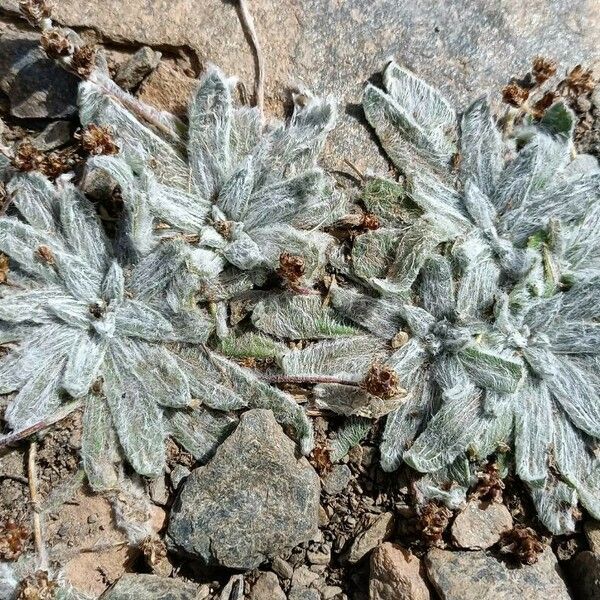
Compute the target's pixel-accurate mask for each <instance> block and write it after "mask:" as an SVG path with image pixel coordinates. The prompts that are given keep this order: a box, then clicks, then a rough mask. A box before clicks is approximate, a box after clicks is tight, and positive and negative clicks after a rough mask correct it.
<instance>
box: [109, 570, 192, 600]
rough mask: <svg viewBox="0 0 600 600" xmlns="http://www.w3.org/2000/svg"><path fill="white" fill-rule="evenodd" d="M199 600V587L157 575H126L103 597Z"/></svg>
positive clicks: (117, 599) (112, 598)
mask: <svg viewBox="0 0 600 600" xmlns="http://www.w3.org/2000/svg"><path fill="white" fill-rule="evenodd" d="M141 598H143V599H144V600H197V598H198V586H197V585H194V584H192V583H187V582H185V581H181V580H180V579H172V578H170V577H159V576H157V575H143V574H135V575H134V574H126V575H123V577H121V579H119V581H117V583H116V584H115V585H114V586H113V587H112V588H110V589H109V590H108V591H106V592H105V593H104V594H103V595H102V600H140V599H141Z"/></svg>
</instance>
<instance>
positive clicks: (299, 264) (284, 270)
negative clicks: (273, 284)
mask: <svg viewBox="0 0 600 600" xmlns="http://www.w3.org/2000/svg"><path fill="white" fill-rule="evenodd" d="M305 270H306V269H305V266H304V259H303V258H302V257H301V256H298V255H296V254H290V253H289V252H282V253H281V255H280V256H279V269H277V274H278V275H279V276H280V277H281V278H282V279H285V280H286V281H289V282H290V283H298V281H300V279H302V277H303V275H304V273H305Z"/></svg>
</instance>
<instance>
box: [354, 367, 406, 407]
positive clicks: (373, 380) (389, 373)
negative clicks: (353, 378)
mask: <svg viewBox="0 0 600 600" xmlns="http://www.w3.org/2000/svg"><path fill="white" fill-rule="evenodd" d="M362 387H363V388H364V389H365V390H366V391H367V392H368V393H369V394H372V395H373V396H377V397H378V398H383V399H384V400H387V399H388V398H393V397H394V396H395V395H396V394H398V393H399V388H398V375H397V374H396V371H394V369H392V368H391V367H388V366H387V365H381V364H378V363H375V364H373V365H371V368H370V369H369V372H368V373H367V375H366V376H365V378H364V380H363V382H362Z"/></svg>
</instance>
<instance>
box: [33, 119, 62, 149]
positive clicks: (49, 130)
mask: <svg viewBox="0 0 600 600" xmlns="http://www.w3.org/2000/svg"><path fill="white" fill-rule="evenodd" d="M70 140H71V123H69V121H53V122H52V123H50V124H49V125H47V126H46V128H45V129H44V130H43V131H42V132H41V133H40V134H38V135H36V136H35V138H34V139H33V145H34V146H35V147H36V148H37V149H38V150H41V151H42V152H48V151H50V150H55V149H56V148H60V147H61V146H64V145H65V144H67V143H68V142H69V141H70Z"/></svg>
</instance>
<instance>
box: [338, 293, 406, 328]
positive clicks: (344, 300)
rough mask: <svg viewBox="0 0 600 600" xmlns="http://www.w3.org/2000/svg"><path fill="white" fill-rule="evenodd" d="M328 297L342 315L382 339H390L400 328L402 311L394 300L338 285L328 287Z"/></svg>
mask: <svg viewBox="0 0 600 600" xmlns="http://www.w3.org/2000/svg"><path fill="white" fill-rule="evenodd" d="M330 297H331V304H332V306H333V307H334V308H335V309H336V311H337V312H339V313H340V314H341V315H342V316H344V317H346V318H347V319H349V320H350V321H352V322H353V323H355V324H356V325H359V326H360V327H363V328H364V329H366V330H367V331H369V332H370V333H373V334H374V335H377V336H379V337H381V338H383V339H391V338H392V337H394V335H396V333H398V331H399V330H400V328H401V324H402V321H401V315H402V312H401V310H400V309H399V308H398V305H397V303H396V302H393V301H390V300H385V299H380V298H373V297H372V296H367V295H366V294H361V293H360V292H359V291H357V290H355V289H352V288H350V287H345V286H344V287H342V286H338V285H336V286H333V287H332V288H331V289H330Z"/></svg>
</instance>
